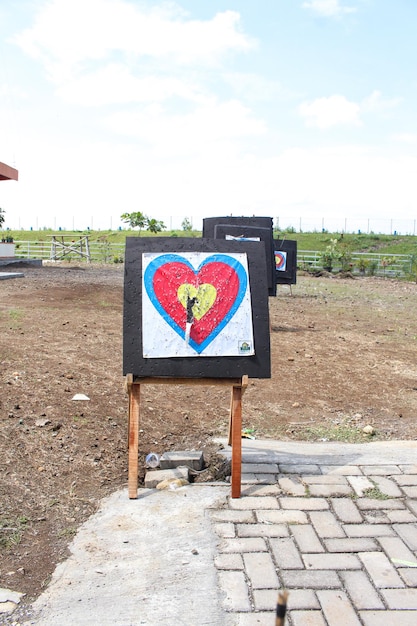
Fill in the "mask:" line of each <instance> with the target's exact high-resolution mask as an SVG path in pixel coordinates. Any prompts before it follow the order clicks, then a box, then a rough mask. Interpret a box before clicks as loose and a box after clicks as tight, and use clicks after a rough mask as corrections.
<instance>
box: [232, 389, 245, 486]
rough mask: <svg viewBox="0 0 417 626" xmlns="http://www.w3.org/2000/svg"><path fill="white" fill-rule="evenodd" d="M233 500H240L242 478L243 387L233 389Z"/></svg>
mask: <svg viewBox="0 0 417 626" xmlns="http://www.w3.org/2000/svg"><path fill="white" fill-rule="evenodd" d="M230 419H231V439H232V442H231V443H232V498H240V493H241V477H242V387H241V386H239V387H232V402H231V416H230Z"/></svg>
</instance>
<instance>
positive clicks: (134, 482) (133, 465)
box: [127, 377, 140, 499]
mask: <svg viewBox="0 0 417 626" xmlns="http://www.w3.org/2000/svg"><path fill="white" fill-rule="evenodd" d="M132 378H133V377H132ZM127 389H128V393H129V434H128V437H129V450H128V492H129V498H131V499H132V498H137V497H138V471H139V459H138V455H139V411H140V385H134V384H133V381H132V382H130V381H129V380H128V381H127Z"/></svg>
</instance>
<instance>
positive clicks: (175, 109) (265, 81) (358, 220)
mask: <svg viewBox="0 0 417 626" xmlns="http://www.w3.org/2000/svg"><path fill="white" fill-rule="evenodd" d="M416 30H417V3H416V2H415V1H414V0H396V2H395V3H394V2H392V0H258V1H257V2H254V0H239V1H238V0H226V1H225V0H210V2H208V1H207V0H185V1H182V2H181V1H180V2H178V3H177V2H155V1H153V0H152V1H147V0H143V1H137V0H48V1H44V0H30V1H28V2H26V1H25V0H19V1H16V0H2V1H1V3H0V96H1V97H0V161H2V162H6V163H7V164H9V165H12V166H14V167H16V168H17V169H18V170H19V181H18V182H17V183H15V182H3V183H1V185H0V206H1V207H2V208H4V209H5V210H6V224H5V226H9V227H10V228H29V227H33V228H34V229H37V228H43V227H44V226H45V227H51V228H58V227H59V226H61V227H62V228H72V227H75V228H77V229H84V228H87V227H88V226H89V227H92V228H109V227H112V228H117V227H118V226H119V225H120V224H121V222H120V215H121V214H122V213H124V212H131V211H141V212H142V213H145V214H146V215H148V216H149V217H154V218H156V219H160V220H162V221H164V222H165V224H166V226H167V227H168V228H179V227H180V226H181V223H182V221H183V219H184V218H185V217H187V218H189V219H190V220H192V222H193V225H194V226H195V227H196V228H201V223H202V219H203V218H204V217H211V216H216V215H217V216H221V215H229V214H232V215H266V216H271V217H273V218H274V220H275V222H276V223H279V225H280V226H288V225H293V226H294V227H296V228H298V227H299V225H301V227H302V228H303V229H304V230H308V229H310V228H318V227H321V225H324V227H326V228H328V229H330V230H332V229H339V230H340V229H342V228H344V226H346V227H347V229H348V230H352V229H354V230H356V229H359V228H361V229H363V230H366V229H367V228H369V224H370V225H371V226H370V227H371V229H372V230H376V231H385V232H387V231H389V229H390V228H392V227H394V228H395V229H396V230H398V231H399V232H413V229H415V223H416V219H417V117H416V111H417V65H416V58H417V54H416V53H417V40H416V36H415V33H416Z"/></svg>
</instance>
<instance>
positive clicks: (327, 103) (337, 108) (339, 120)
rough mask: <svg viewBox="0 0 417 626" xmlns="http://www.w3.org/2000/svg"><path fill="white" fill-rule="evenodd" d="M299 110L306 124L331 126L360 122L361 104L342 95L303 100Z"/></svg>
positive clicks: (319, 126)
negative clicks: (310, 100) (309, 100)
mask: <svg viewBox="0 0 417 626" xmlns="http://www.w3.org/2000/svg"><path fill="white" fill-rule="evenodd" d="M298 112H299V114H300V115H301V117H303V118H304V120H305V123H306V126H316V127H318V128H330V127H331V126H337V125H340V124H351V125H352V124H353V125H356V126H357V125H359V124H360V119H359V113H360V106H359V105H358V104H356V103H355V102H349V100H347V99H346V98H345V96H341V95H333V96H330V97H329V98H317V99H316V100H313V101H312V102H303V103H302V104H301V105H300V106H299V107H298Z"/></svg>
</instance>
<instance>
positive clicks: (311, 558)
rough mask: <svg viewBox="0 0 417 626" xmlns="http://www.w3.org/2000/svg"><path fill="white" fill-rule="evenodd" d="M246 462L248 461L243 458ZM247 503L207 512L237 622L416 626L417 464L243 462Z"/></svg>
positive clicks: (227, 601)
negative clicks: (283, 606) (283, 600)
mask: <svg viewBox="0 0 417 626" xmlns="http://www.w3.org/2000/svg"><path fill="white" fill-rule="evenodd" d="M244 460H245V459H244ZM242 470H243V476H242V497H241V498H240V499H232V498H229V499H228V505H227V507H226V508H221V509H216V510H211V511H210V516H211V520H212V524H213V528H214V530H215V532H216V533H217V535H218V537H219V546H218V554H217V556H216V561H215V566H216V568H217V572H218V580H219V585H220V588H221V590H222V592H223V596H224V601H223V605H224V608H225V609H226V610H227V611H228V612H229V614H230V617H231V619H232V618H233V620H234V623H235V624H236V626H274V624H275V617H274V613H275V607H276V602H277V597H278V590H280V589H284V588H285V589H287V590H288V591H289V599H288V610H287V622H286V623H287V624H288V625H292V626H356V625H360V624H362V625H364V626H382V624H389V625H390V626H411V625H412V626H416V624H417V464H416V465H412V464H405V465H404V464H397V465H394V464H387V465H385V464H384V465H343V464H342V465H331V466H330V465H329V466H320V465H317V464H312V465H308V464H303V465H288V464H282V465H281V464H280V463H259V462H256V463H255V462H253V463H247V462H244V464H243V466H242Z"/></svg>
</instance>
